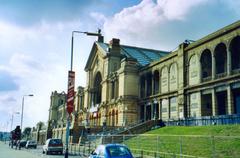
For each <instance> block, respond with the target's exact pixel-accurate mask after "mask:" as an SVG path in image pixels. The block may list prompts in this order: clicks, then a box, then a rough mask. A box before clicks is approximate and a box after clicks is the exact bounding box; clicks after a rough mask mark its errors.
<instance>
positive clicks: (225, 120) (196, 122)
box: [164, 114, 240, 126]
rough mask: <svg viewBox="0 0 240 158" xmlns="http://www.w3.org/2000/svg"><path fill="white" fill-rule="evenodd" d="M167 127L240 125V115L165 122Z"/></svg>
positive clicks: (190, 118)
mask: <svg viewBox="0 0 240 158" xmlns="http://www.w3.org/2000/svg"><path fill="white" fill-rule="evenodd" d="M164 123H165V125H167V126H206V125H226V124H240V114H234V115H219V116H200V117H189V118H182V119H178V120H167V121H164Z"/></svg>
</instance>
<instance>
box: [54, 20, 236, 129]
mask: <svg viewBox="0 0 240 158" xmlns="http://www.w3.org/2000/svg"><path fill="white" fill-rule="evenodd" d="M85 71H86V73H87V79H86V81H87V84H86V87H79V88H78V89H77V92H76V95H75V112H74V113H73V116H74V117H73V118H74V119H72V120H73V122H72V128H74V126H75V128H77V127H80V126H83V125H84V126H88V127H90V128H93V127H100V126H103V125H106V126H107V127H110V126H113V127H116V126H125V125H129V124H132V123H136V122H139V121H147V120H151V119H162V120H164V121H167V120H179V119H184V118H189V117H203V116H218V115H233V114H240V73H239V72H240V21H237V22H235V23H233V24H231V25H229V26H226V27H224V28H222V29H220V30H218V31H216V32H214V33H212V34H210V35H207V36H206V37H204V38H202V39H200V40H197V41H194V42H193V41H191V42H190V41H185V42H183V43H181V44H180V45H179V47H178V49H177V50H175V51H173V52H166V51H159V50H153V49H145V48H138V47H132V46H126V45H121V44H120V40H119V39H112V40H111V41H110V43H104V42H103V38H99V40H98V41H96V42H94V44H93V47H92V50H91V52H90V55H89V58H88V61H87V63H86V67H85ZM76 77H78V76H76ZM60 100H61V99H60ZM53 107H54V106H52V104H51V108H50V109H53ZM62 109H63V107H62ZM53 113H54V112H52V111H51V110H50V114H51V115H56V114H53ZM50 118H51V117H50ZM55 118H57V120H58V121H60V122H61V120H62V118H63V117H62V115H61V116H58V117H57V116H55ZM50 120H51V119H50ZM53 122H54V121H53Z"/></svg>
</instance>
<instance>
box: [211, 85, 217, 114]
mask: <svg viewBox="0 0 240 158" xmlns="http://www.w3.org/2000/svg"><path fill="white" fill-rule="evenodd" d="M212 115H213V116H216V115H217V109H216V94H215V89H212Z"/></svg>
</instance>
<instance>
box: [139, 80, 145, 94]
mask: <svg viewBox="0 0 240 158" xmlns="http://www.w3.org/2000/svg"><path fill="white" fill-rule="evenodd" d="M140 96H141V98H143V97H145V76H144V75H142V76H141V78H140Z"/></svg>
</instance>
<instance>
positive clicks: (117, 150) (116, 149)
mask: <svg viewBox="0 0 240 158" xmlns="http://www.w3.org/2000/svg"><path fill="white" fill-rule="evenodd" d="M107 150H108V151H109V153H110V155H111V156H126V155H130V152H129V150H128V149H127V148H126V147H124V146H109V147H107Z"/></svg>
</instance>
